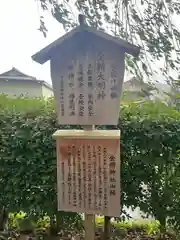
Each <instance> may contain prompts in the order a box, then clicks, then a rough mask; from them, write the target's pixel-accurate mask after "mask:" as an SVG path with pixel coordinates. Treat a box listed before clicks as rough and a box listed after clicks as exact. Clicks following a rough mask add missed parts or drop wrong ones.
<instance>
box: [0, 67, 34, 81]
mask: <svg viewBox="0 0 180 240" xmlns="http://www.w3.org/2000/svg"><path fill="white" fill-rule="evenodd" d="M0 78H8V79H16V78H18V79H21V78H22V79H23V80H26V79H27V80H36V78H35V77H32V76H29V75H26V74H24V73H23V72H21V71H19V70H18V69H17V68H15V67H13V68H12V69H11V70H9V71H7V72H4V73H2V74H0Z"/></svg>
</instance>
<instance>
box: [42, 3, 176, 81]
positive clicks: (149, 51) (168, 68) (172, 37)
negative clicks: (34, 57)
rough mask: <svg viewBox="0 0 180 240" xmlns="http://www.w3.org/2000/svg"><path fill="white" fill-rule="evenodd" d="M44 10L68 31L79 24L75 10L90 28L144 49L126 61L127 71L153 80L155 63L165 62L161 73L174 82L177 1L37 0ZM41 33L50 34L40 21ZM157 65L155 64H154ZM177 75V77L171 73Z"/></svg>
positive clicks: (141, 77)
mask: <svg viewBox="0 0 180 240" xmlns="http://www.w3.org/2000/svg"><path fill="white" fill-rule="evenodd" d="M38 1H39V3H40V6H41V8H42V9H43V10H45V11H50V12H51V13H52V15H53V16H54V17H55V18H56V20H57V21H59V22H60V23H61V24H63V26H64V29H65V30H69V29H71V28H73V27H74V26H75V25H76V24H77V19H76V16H75V14H74V12H75V10H76V11H77V12H81V13H83V14H85V15H86V18H87V22H88V24H89V25H90V26H93V27H95V28H98V29H101V30H104V31H106V30H107V29H108V30H109V31H111V34H114V35H116V36H119V37H121V38H124V39H127V40H128V41H130V42H132V43H135V44H138V45H140V46H141V49H142V50H141V55H140V58H139V59H138V61H137V60H135V59H132V58H130V59H127V66H128V70H129V71H130V72H131V73H133V74H136V75H137V76H138V77H139V78H140V79H143V78H144V76H145V75H146V76H148V77H149V78H151V77H153V75H154V74H155V73H156V69H155V67H154V66H155V65H156V62H158V61H160V62H161V63H163V62H164V67H162V68H161V69H160V70H159V71H160V73H161V74H162V75H164V77H165V78H166V79H167V80H169V81H172V80H173V77H174V76H176V75H177V73H178V70H179V68H180V31H179V30H178V28H177V26H176V25H175V24H174V22H173V20H172V19H173V17H174V16H176V15H179V14H180V4H179V1H178V0H171V1H169V0H109V1H107V0H106V1H105V0H69V1H68V0H59V1H56V0H38ZM40 30H41V31H42V32H44V31H45V32H46V33H47V29H46V28H45V25H44V20H43V19H42V18H41V27H40ZM153 63H155V64H153ZM172 71H173V72H174V75H172V74H171V72H172Z"/></svg>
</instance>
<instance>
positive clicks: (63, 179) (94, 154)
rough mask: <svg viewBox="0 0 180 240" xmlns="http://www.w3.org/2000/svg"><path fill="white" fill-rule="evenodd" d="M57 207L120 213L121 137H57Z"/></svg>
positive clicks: (99, 212)
mask: <svg viewBox="0 0 180 240" xmlns="http://www.w3.org/2000/svg"><path fill="white" fill-rule="evenodd" d="M56 141H57V176H58V210H63V211H71V212H79V213H83V212H85V213H89V214H95V213H96V214H102V215H106V216H114V217H119V215H120V140H118V139H104V140H103V139H77V138H76V139H73V140H71V139H58V138H57V140H56Z"/></svg>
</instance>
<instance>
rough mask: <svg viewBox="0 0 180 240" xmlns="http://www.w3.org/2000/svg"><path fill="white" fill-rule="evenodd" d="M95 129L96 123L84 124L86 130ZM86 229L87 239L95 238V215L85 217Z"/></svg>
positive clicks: (92, 239)
mask: <svg viewBox="0 0 180 240" xmlns="http://www.w3.org/2000/svg"><path fill="white" fill-rule="evenodd" d="M93 129H95V127H94V125H87V126H84V130H89V131H92V130H93ZM84 229H85V240H94V239H95V215H94V214H86V213H85V219H84Z"/></svg>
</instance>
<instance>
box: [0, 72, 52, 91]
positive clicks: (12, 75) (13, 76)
mask: <svg viewBox="0 0 180 240" xmlns="http://www.w3.org/2000/svg"><path fill="white" fill-rule="evenodd" d="M1 79H2V80H4V79H6V80H14V81H19V80H20V81H34V82H38V83H41V84H42V85H44V86H46V87H47V88H49V89H52V87H51V85H50V84H48V83H47V82H45V81H43V80H37V79H36V78H35V77H32V76H29V75H26V74H25V73H23V72H21V71H19V70H18V69H17V68H15V67H13V68H12V69H11V70H9V71H7V72H4V73H2V74H0V80H1Z"/></svg>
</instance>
